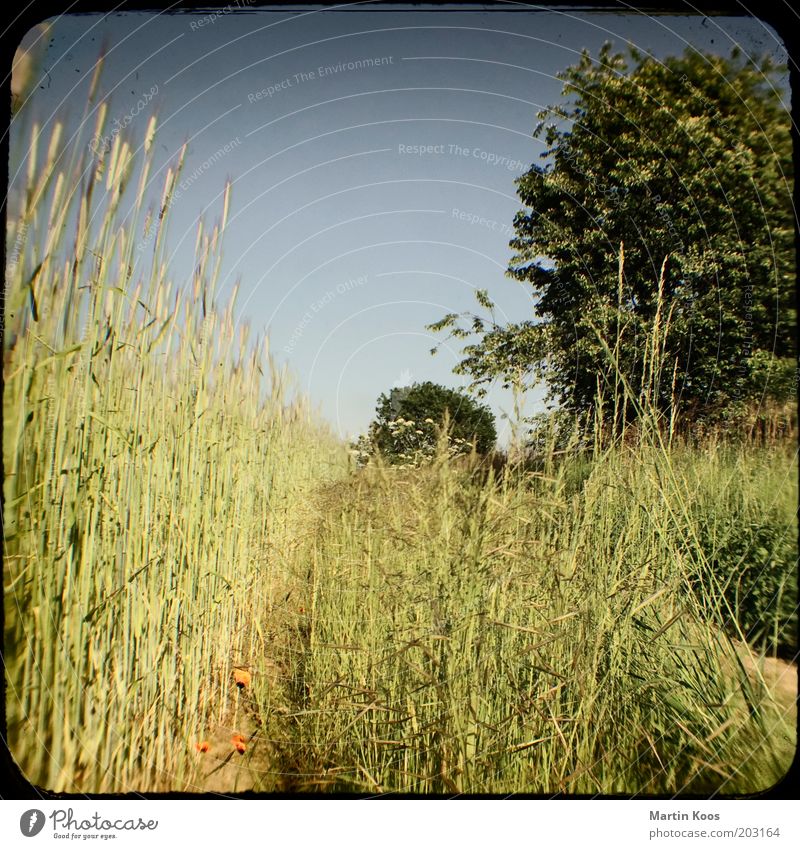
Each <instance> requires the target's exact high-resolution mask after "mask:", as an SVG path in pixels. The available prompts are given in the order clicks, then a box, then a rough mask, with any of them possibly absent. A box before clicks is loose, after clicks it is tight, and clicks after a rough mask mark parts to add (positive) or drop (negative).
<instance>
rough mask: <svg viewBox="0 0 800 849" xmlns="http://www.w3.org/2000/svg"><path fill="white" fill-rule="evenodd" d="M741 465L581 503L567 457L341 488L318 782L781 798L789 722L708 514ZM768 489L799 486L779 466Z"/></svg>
mask: <svg viewBox="0 0 800 849" xmlns="http://www.w3.org/2000/svg"><path fill="white" fill-rule="evenodd" d="M738 459H739V462H740V463H742V462H744V457H739V458H738ZM683 463H686V464H688V466H689V467H690V468H691V473H690V474H688V475H685V476H684V475H683V474H682V473H681V472H680V467H681V465H682V464H683ZM734 469H735V466H727V465H725V464H724V465H722V467H721V466H720V464H719V463H718V462H717V461H716V460H715V458H713V457H710V458H705V459H704V458H703V457H702V456H701V455H698V454H696V453H695V454H688V453H687V454H685V455H684V456H682V457H680V458H679V459H677V460H676V458H671V460H670V458H668V457H666V456H665V455H664V454H663V453H662V452H659V451H658V450H655V449H653V448H649V449H648V448H646V447H639V448H637V449H636V453H635V454H632V453H626V452H625V451H623V450H615V451H613V452H611V453H609V454H608V455H607V456H606V457H605V458H604V459H603V460H602V461H598V462H596V463H595V464H594V465H593V467H592V469H591V472H590V474H589V475H588V477H587V478H586V479H585V481H584V482H583V484H582V485H581V486H579V487H574V486H570V485H568V478H569V462H565V461H561V463H560V464H559V467H558V469H557V471H556V472H555V474H554V475H553V476H549V475H548V474H546V473H537V474H533V475H517V476H514V475H507V476H506V477H505V479H504V480H503V481H502V482H498V481H495V480H494V479H493V478H492V477H491V476H490V479H489V480H488V481H487V482H483V483H482V482H481V480H480V478H479V477H478V478H476V477H475V476H474V475H470V474H469V473H467V472H464V471H458V470H456V469H454V467H453V465H452V464H451V463H449V462H446V461H443V462H440V463H438V464H436V465H434V466H432V467H431V468H429V469H428V470H427V472H423V473H415V474H411V473H408V472H402V471H398V470H396V469H392V468H385V467H383V466H380V465H379V466H377V467H373V468H371V469H368V470H367V471H366V472H364V473H362V474H361V475H360V476H358V477H357V478H355V479H354V480H353V481H351V482H350V483H348V484H340V485H339V490H338V491H334V490H332V491H330V492H329V494H328V496H327V498H326V499H323V502H322V517H321V519H320V525H319V529H318V532H317V534H316V536H315V540H314V544H313V546H312V549H311V553H310V557H311V559H312V561H313V563H314V574H313V580H312V582H311V587H312V590H311V623H310V629H309V633H308V638H307V657H306V661H305V680H304V683H305V690H304V701H303V704H302V707H301V709H300V710H299V711H298V713H297V721H298V723H299V738H298V745H300V746H301V747H305V748H304V751H305V752H306V757H307V759H308V760H307V763H306V765H305V769H304V771H305V772H306V773H307V774H311V776H312V777H310V778H307V779H306V783H305V785H304V786H305V787H307V788H326V789H334V790H339V791H342V790H350V791H357V792H367V793H386V792H393V791H395V792H413V793H511V792H534V793H554V792H565V793H589V794H593V793H604V794H609V793H623V794H629V793H640V792H642V793H675V792H681V791H684V792H700V793H706V792H712V791H714V790H721V791H723V792H754V791H757V790H759V789H763V788H765V787H768V786H770V785H771V784H772V783H774V782H775V781H776V780H777V779H778V778H779V777H781V775H782V774H783V773H784V772H785V771H786V769H787V768H788V765H789V763H790V762H791V759H792V757H793V753H794V745H793V740H794V728H793V718H792V717H791V716H790V715H788V714H787V705H786V704H785V703H781V702H780V701H779V700H776V697H775V695H774V694H773V692H772V690H771V688H770V686H768V683H767V682H766V681H765V680H764V679H763V678H762V677H759V676H758V675H755V676H754V675H753V674H752V673H751V671H750V668H749V667H747V668H745V666H744V664H743V661H742V655H741V644H740V643H739V642H738V641H737V640H736V639H735V637H734V639H733V640H732V639H731V637H730V636H729V634H728V633H727V632H726V631H725V625H726V624H729V623H728V620H729V618H730V617H728V616H727V613H728V611H727V608H726V604H725V601H724V599H723V597H722V594H721V593H719V592H718V588H717V587H716V586H714V585H712V584H711V579H710V578H708V573H707V572H705V571H703V569H702V566H703V564H704V562H705V560H706V559H707V558H708V554H707V552H706V551H705V550H704V549H703V547H702V545H701V544H698V543H699V541H698V539H697V533H696V531H697V523H696V520H695V518H694V512H693V511H694V509H695V508H696V507H698V499H702V498H704V496H705V494H706V492H707V491H710V490H714V489H715V488H717V489H720V490H721V489H722V488H723V487H724V486H726V485H728V484H730V481H729V480H728V476H729V474H730V473H731V472H732V471H733V470H734ZM698 481H700V482H702V484H703V487H702V488H697V487H696V486H695V485H696V484H697V482H698ZM761 484H762V486H764V487H765V488H767V487H769V486H770V485H780V486H781V487H785V486H786V484H785V481H784V480H783V479H782V473H781V472H778V470H777V469H773V472H772V474H770V473H769V472H767V475H766V476H765V477H764V478H763V479H762V482H761ZM791 505H792V502H791V498H790V497H789V496H787V497H786V500H785V502H784V503H783V504H782V505H781V509H783V510H784V511H786V510H787V509H788V510H789V511H791V509H792V506H791ZM699 506H703V505H702V504H701V505H699ZM717 507H718V504H717V503H713V502H712V503H710V504H708V505H707V507H706V508H705V509H707V510H708V511H710V512H712V513H713V511H715V510H716V508H717ZM789 516H791V512H789ZM698 574H703V575H704V576H705V577H706V581H707V583H706V585H704V586H702V587H700V588H699V589H698V587H697V578H696V576H697V575H698ZM790 575H791V572H790V571H788V570H787V576H786V577H787V579H788V576H790Z"/></svg>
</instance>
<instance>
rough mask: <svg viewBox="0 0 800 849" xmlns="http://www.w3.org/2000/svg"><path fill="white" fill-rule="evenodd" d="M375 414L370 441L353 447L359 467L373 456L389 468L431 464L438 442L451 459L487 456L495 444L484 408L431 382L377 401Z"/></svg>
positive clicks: (488, 412) (366, 439)
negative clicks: (473, 454) (471, 454)
mask: <svg viewBox="0 0 800 849" xmlns="http://www.w3.org/2000/svg"><path fill="white" fill-rule="evenodd" d="M375 412H376V419H375V421H374V422H373V423H372V424H371V425H370V430H369V435H368V436H367V437H363V436H362V437H361V438H360V439H359V440H358V441H357V442H356V443H354V444H353V446H352V450H353V453H354V454H355V456H356V458H357V461H358V462H359V463H360V464H363V463H365V462H366V461H367V460H368V458H369V457H370V456H371V455H373V454H375V453H378V452H379V453H380V454H382V455H383V456H384V457H385V458H387V459H388V460H389V462H390V463H392V464H403V463H410V464H417V463H419V462H420V461H422V460H427V459H430V458H432V457H433V455H434V454H435V452H436V449H437V445H438V444H439V442H440V441H441V440H442V439H445V440H446V445H447V449H448V452H449V453H450V454H451V455H453V456H456V455H458V454H464V453H468V452H469V451H470V450H471V449H472V448H473V447H474V449H475V450H476V451H477V452H478V453H479V454H486V453H488V452H489V451H490V450H491V449H492V447H493V446H494V443H495V440H496V439H497V432H496V430H495V424H494V416H493V415H492V412H491V410H490V409H489V408H488V407H487V406H485V405H483V404H479V403H478V402H477V401H475V400H474V399H472V398H470V397H469V396H468V395H466V394H464V393H463V392H459V391H458V390H455V389H448V388H447V387H445V386H440V385H439V384H436V383H432V382H430V381H426V382H425V383H415V384H413V385H412V386H405V387H402V388H395V389H392V390H391V391H390V392H389V394H388V395H386V394H383V395H381V396H380V398H378V405H377V408H376V411H375Z"/></svg>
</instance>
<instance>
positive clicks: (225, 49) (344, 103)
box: [12, 0, 785, 441]
mask: <svg viewBox="0 0 800 849" xmlns="http://www.w3.org/2000/svg"><path fill="white" fill-rule="evenodd" d="M240 3H241V7H242V9H243V11H237V10H236V8H237V7H236V4H235V3H232V4H231V6H230V7H229V8H230V9H232V11H229V12H227V13H225V14H221V15H218V16H216V17H214V16H212V15H207V16H202V15H199V14H194V13H193V14H191V15H186V14H180V15H165V14H160V15H147V14H112V15H106V16H100V15H97V16H93V15H82V16H75V17H70V16H66V17H62V18H59V19H53V21H52V24H53V26H52V28H51V31H50V32H49V33H48V36H47V45H46V54H45V58H44V67H45V68H46V69H47V75H46V78H45V80H44V84H43V87H42V88H40V89H39V90H37V93H36V95H35V97H34V98H33V100H32V102H31V103H30V104H29V106H28V108H29V109H30V111H31V112H33V113H35V114H36V116H37V117H38V118H39V120H40V121H41V122H42V123H45V122H47V121H48V120H52V119H53V118H54V117H55V116H58V117H62V118H63V117H64V113H65V110H66V111H68V112H69V113H70V115H71V116H72V117H73V118H76V117H78V116H80V114H81V113H82V111H83V107H84V104H85V102H86V92H87V88H88V80H89V78H90V74H91V69H92V65H93V64H94V62H95V61H96V58H97V55H98V51H99V48H100V45H101V43H103V42H104V41H105V42H106V43H107V44H108V47H109V52H108V57H107V64H106V71H105V77H104V80H105V88H106V90H109V89H114V94H113V97H112V106H111V110H110V119H111V120H112V121H113V120H114V118H117V119H118V120H120V121H122V120H123V119H125V116H129V115H130V114H131V113H132V111H133V110H134V107H135V104H136V102H137V101H138V100H139V99H140V98H142V96H143V95H144V94H145V93H148V92H154V91H156V89H157V91H156V93H155V94H154V95H153V97H152V101H150V102H149V103H148V104H147V106H146V108H144V109H143V110H141V111H140V112H139V114H138V115H136V117H134V118H132V119H131V120H130V131H131V132H133V133H134V134H136V135H138V136H139V137H141V134H143V133H144V129H145V127H146V125H147V120H148V118H149V116H150V114H152V111H154V110H157V113H158V115H159V124H160V127H159V131H158V136H157V151H158V162H157V165H158V166H159V167H160V166H165V165H166V163H167V162H168V161H169V160H170V159H172V158H174V156H175V154H176V153H177V151H178V150H179V148H180V146H181V145H182V144H183V142H184V141H185V140H187V139H190V140H191V141H190V144H189V152H188V155H187V160H186V164H185V170H184V176H186V175H191V174H192V173H193V172H194V171H196V170H197V171H198V174H199V176H197V178H196V179H194V180H193V182H192V184H191V186H189V188H188V189H186V191H184V192H182V193H181V195H180V197H179V199H178V201H177V202H176V203H175V206H174V208H173V219H172V225H171V230H170V237H171V247H172V248H173V249H174V262H173V269H172V270H173V274H172V276H173V278H174V279H175V280H178V281H180V280H184V279H189V277H190V269H191V257H192V254H193V250H194V237H195V227H196V220H197V217H198V215H199V214H200V213H201V212H203V210H204V209H206V208H208V207H210V208H211V213H212V215H211V217H212V219H213V218H214V217H217V216H218V214H219V211H218V210H219V205H220V195H221V192H222V190H223V187H224V184H225V180H226V178H227V177H230V178H231V179H232V180H233V196H232V208H231V215H230V224H229V230H228V234H227V238H226V242H225V264H224V270H223V279H224V281H225V282H224V287H225V288H228V289H229V288H232V286H233V283H234V282H235V280H236V279H237V278H241V292H240V295H239V300H238V304H239V318H240V320H243V321H245V320H246V321H249V322H250V323H251V324H252V325H253V328H254V329H255V330H256V331H268V333H269V336H270V340H271V346H272V349H273V351H274V352H275V355H276V357H277V358H278V359H279V360H281V361H285V362H287V363H288V364H289V366H290V368H291V370H292V371H293V372H294V374H295V375H296V376H297V383H298V385H299V387H300V388H301V389H302V390H303V391H304V392H305V393H306V394H308V395H309V396H310V398H311V399H312V401H313V402H314V403H315V404H317V405H318V406H319V409H320V410H321V413H322V414H323V415H324V416H325V417H326V418H327V419H328V420H329V421H330V422H331V423H332V424H333V425H334V427H335V428H336V429H337V430H338V431H339V432H340V433H341V434H342V435H354V434H355V433H357V432H360V431H363V430H364V429H365V428H366V426H367V424H368V423H369V421H370V419H371V417H372V413H373V412H374V408H375V401H376V398H377V396H378V395H379V394H380V393H381V392H383V391H385V390H387V389H388V388H390V387H391V386H392V385H402V384H405V383H409V382H411V381H414V380H416V381H421V380H434V381H437V382H440V383H444V384H446V385H449V386H460V385H464V383H465V381H464V379H463V378H460V377H458V376H456V375H454V374H453V373H452V368H453V366H454V365H455V363H456V362H457V361H458V359H459V350H458V348H457V347H449V348H447V347H446V348H444V349H442V351H441V352H440V353H439V354H438V355H436V356H435V357H432V356H431V355H430V353H429V352H430V349H431V347H432V346H433V345H434V344H436V343H437V341H439V340H440V337H437V336H435V335H432V334H430V333H429V332H428V331H426V330H425V325H426V324H429V323H430V322H433V321H435V320H437V319H438V318H440V317H441V316H442V315H443V314H445V313H447V312H461V311H463V310H471V309H473V308H474V307H475V301H474V295H473V292H474V290H475V289H476V288H485V289H488V290H489V293H490V296H491V297H492V299H493V300H494V301H495V303H496V304H497V305H498V307H499V314H500V316H501V317H502V316H505V317H507V318H508V319H510V320H522V319H525V318H530V317H531V316H532V293H531V291H530V290H529V289H527V288H526V287H524V286H522V285H521V284H519V283H517V282H514V281H512V280H510V279H509V278H508V277H506V276H505V273H504V272H505V268H506V266H507V263H508V260H509V257H510V255H511V251H510V249H509V247H508V240H509V238H510V226H511V222H512V219H513V216H514V214H515V212H516V211H517V210H518V209H519V203H518V200H517V198H516V195H515V187H514V182H513V181H514V179H515V178H516V177H518V176H520V175H521V173H522V172H523V171H524V170H525V169H527V167H528V166H529V165H530V164H531V162H534V161H538V156H539V154H540V152H541V145H540V143H539V142H538V141H535V140H534V139H532V137H531V132H532V130H533V128H534V126H535V124H536V121H537V119H536V112H537V111H538V110H539V109H540V108H541V107H542V106H544V105H547V104H552V103H555V102H557V101H558V100H559V98H560V91H561V84H560V82H559V81H558V80H557V79H556V78H555V74H556V73H557V72H558V71H560V70H563V69H564V68H565V67H566V66H568V65H569V64H571V63H573V62H574V61H575V60H576V59H577V58H578V55H579V52H580V50H581V49H582V48H589V49H590V50H591V51H592V53H593V55H596V53H597V50H598V49H599V47H600V46H601V44H602V43H603V42H604V41H606V40H611V41H613V42H614V44H615V45H616V46H618V47H620V48H622V47H624V45H625V44H626V43H627V42H631V43H633V44H635V45H636V46H637V47H639V48H640V49H643V50H645V51H649V52H652V53H654V54H655V55H656V56H659V57H663V56H666V55H672V54H678V53H681V52H683V50H684V49H685V47H686V46H687V45H690V46H692V47H695V48H697V49H700V50H704V51H710V52H719V53H722V54H727V53H728V52H729V50H730V48H731V46H732V45H733V44H739V45H741V47H742V48H743V49H744V50H745V51H747V52H753V51H757V52H763V51H770V52H772V53H774V54H775V55H776V56H778V58H780V59H781V60H782V61H785V56H784V55H783V52H782V49H781V46H780V44H779V42H778V39H777V37H776V36H775V34H774V32H773V31H772V30H771V29H769V28H768V27H766V25H764V24H761V23H760V22H758V21H756V20H748V19H741V18H736V19H733V18H714V19H703V18H701V17H697V18H688V17H675V16H669V17H661V18H655V19H653V18H648V17H646V16H621V15H610V14H602V15H601V14H597V13H595V14H583V15H577V14H575V13H572V12H570V13H563V12H530V13H521V12H519V11H514V12H512V13H504V12H498V11H492V12H488V11H483V12H481V11H463V12H458V13H454V12H447V13H444V12H434V11H420V10H416V11H402V10H400V9H397V10H392V11H381V12H375V11H373V12H370V11H368V10H364V9H359V8H358V7H355V8H354V7H351V10H350V11H346V12H345V11H339V12H335V11H330V10H328V11H317V12H308V11H305V12H303V13H301V12H296V13H293V14H287V13H286V12H283V11H281V12H273V11H268V10H258V9H255V8H254V7H246V11H244V9H245V7H244V3H243V2H242V0H240ZM510 5H513V4H510ZM365 60H370V61H365ZM348 63H353V64H352V65H350V64H348ZM12 132H13V126H12ZM12 144H13V139H12ZM226 146H228V151H229V152H227V153H225V152H222V151H224V149H225V148H226ZM420 146H421V147H423V148H425V150H424V151H423V152H420V151H419V150H414V148H415V147H416V148H419V147H420ZM161 183H162V180H161V179H159V180H158V184H157V186H156V187H154V194H155V195H160V191H161ZM479 219H484V220H483V221H481V220H479ZM543 394H544V388H543V387H533V388H532V390H531V392H530V395H529V398H528V402H527V411H528V412H529V413H530V412H533V411H535V410H537V409H540V408H541V398H542V396H543ZM487 400H488V401H489V403H490V404H491V406H492V408H493V410H494V411H495V413H496V414H497V415H498V417H499V415H500V413H501V411H502V410H510V408H511V401H510V397H509V394H508V393H506V392H503V391H502V389H500V388H499V387H494V388H493V389H492V390H491V392H490V394H489V397H488V399H487ZM498 425H499V430H500V431H501V432H502V431H504V430H505V427H506V425H505V423H503V422H502V421H498ZM504 439H505V436H501V441H504Z"/></svg>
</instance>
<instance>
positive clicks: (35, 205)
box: [3, 102, 346, 792]
mask: <svg viewBox="0 0 800 849" xmlns="http://www.w3.org/2000/svg"><path fill="white" fill-rule="evenodd" d="M91 105H92V106H96V107H97V108H96V115H97V117H96V122H95V123H94V126H93V127H92V134H93V135H94V136H96V137H100V136H102V135H103V133H104V132H105V121H106V120H107V116H108V114H109V109H108V105H107V104H106V103H98V104H95V103H93V102H92V103H91ZM154 132H155V120H154V119H153V120H151V122H150V124H149V125H148V126H147V128H146V132H145V133H144V134H143V136H144V141H143V142H142V144H141V145H140V146H139V147H136V142H135V141H134V140H133V139H132V138H130V137H126V136H125V135H124V134H123V133H120V134H118V135H116V136H115V137H114V138H113V141H112V142H111V144H110V146H109V149H108V150H107V151H105V152H102V151H101V152H100V155H98V156H97V157H94V156H93V155H92V153H91V151H90V150H89V148H88V145H87V139H86V138H84V137H81V136H78V137H77V138H73V139H71V140H70V141H69V143H65V142H64V141H63V138H64V135H65V133H64V127H62V125H61V124H59V123H55V124H54V125H53V128H52V130H51V131H50V135H49V138H47V139H45V138H43V135H42V133H41V131H40V128H39V127H38V126H36V125H34V126H33V127H32V131H31V136H30V138H29V139H28V140H27V143H28V144H29V145H30V150H31V153H30V154H29V157H28V171H27V180H26V182H25V185H24V186H23V187H21V191H20V192H18V196H19V198H20V203H19V207H18V209H17V210H16V211H15V214H13V215H12V216H11V217H10V227H9V233H8V241H9V242H10V243H11V244H16V245H17V248H18V252H19V261H18V262H17V263H16V264H15V266H14V267H13V268H10V269H9V272H10V274H9V279H8V280H7V291H6V303H7V305H8V306H7V326H6V337H5V338H6V348H5V351H4V377H5V395H4V417H5V427H4V442H3V460H4V465H5V481H4V495H5V515H4V532H5V570H4V588H5V621H6V632H5V634H4V639H5V653H4V658H5V664H6V680H7V699H8V701H7V710H8V733H9V740H10V746H11V751H12V753H13V755H14V757H15V758H16V760H17V763H18V764H19V765H20V767H21V768H22V770H23V772H24V774H25V775H26V776H27V777H28V778H29V779H30V780H31V781H33V782H34V783H36V784H39V785H41V786H44V787H47V788H49V789H51V790H56V791H90V792H106V791H126V790H157V789H181V788H186V787H190V786H193V782H195V781H196V780H197V774H196V769H195V763H196V755H197V753H196V751H195V743H196V741H197V740H199V739H202V738H203V736H204V735H205V734H206V729H207V728H208V727H209V726H210V725H212V724H213V723H215V722H221V721H224V720H225V718H226V716H227V715H228V713H227V712H228V709H229V705H230V693H231V690H232V689H233V688H232V677H231V676H232V667H233V665H234V664H246V665H249V666H250V667H251V668H252V669H253V670H254V671H255V672H256V673H257V672H258V671H259V669H260V667H261V665H262V661H263V658H264V657H265V656H266V649H265V643H266V641H267V639H268V636H269V627H270V624H269V623H270V619H271V617H272V616H273V614H274V611H275V610H276V607H278V606H279V604H278V603H279V601H281V600H282V596H281V595H280V594H281V593H282V592H285V581H284V571H285V569H284V559H285V556H286V552H287V551H288V550H289V549H290V548H291V545H292V542H293V540H294V538H295V536H296V534H297V527H296V523H297V521H298V518H299V517H300V515H301V514H302V505H303V503H304V502H305V500H306V495H305V493H306V492H307V490H308V488H309V486H310V484H311V482H312V481H314V482H316V481H319V480H320V479H324V478H325V477H326V475H328V474H329V473H333V470H334V468H335V467H336V465H337V464H340V463H343V462H345V461H346V458H345V456H344V453H343V451H342V449H341V448H340V446H338V444H337V443H335V441H334V440H333V439H332V438H331V437H330V436H329V435H328V434H327V432H326V431H325V430H324V429H322V428H320V427H319V426H318V425H317V424H315V422H314V419H313V417H312V416H311V414H310V412H309V410H308V408H307V406H306V405H305V404H304V403H303V402H302V401H300V400H297V399H296V398H295V397H294V395H293V394H292V393H291V391H290V390H291V388H290V386H289V384H288V379H287V375H286V374H285V373H284V372H282V371H279V370H278V369H276V368H275V367H274V365H273V363H272V361H271V359H270V356H269V353H268V351H267V346H266V343H265V342H259V341H256V342H255V343H251V341H250V340H249V338H248V332H247V329H246V328H241V327H237V325H236V321H235V318H234V300H235V295H234V296H233V297H231V298H230V299H229V300H228V301H227V303H220V302H219V299H218V298H217V297H216V294H215V293H216V288H217V285H218V275H219V268H220V256H221V254H220V247H221V242H222V239H223V235H224V231H225V227H226V219H227V216H228V209H229V204H230V185H228V186H227V187H226V188H225V191H224V193H223V196H222V198H221V202H220V206H221V214H220V218H219V220H218V221H217V223H216V224H214V226H213V227H210V226H209V225H208V224H207V223H206V222H205V221H202V220H201V221H200V222H199V224H198V231H197V238H196V259H195V264H194V267H195V273H194V277H193V279H192V280H191V281H188V283H187V285H184V286H181V287H179V286H176V285H175V284H174V282H172V280H171V279H170V268H169V264H168V255H167V248H166V238H165V232H166V227H167V222H168V220H169V210H170V207H171V205H172V204H171V201H172V194H173V193H174V191H175V186H176V184H177V180H178V175H179V173H180V168H181V165H182V162H183V159H184V155H185V152H186V149H185V148H184V149H183V150H182V151H180V153H179V155H178V156H177V157H176V161H175V162H174V163H172V165H171V166H170V167H169V168H168V169H167V172H166V174H165V175H162V176H159V177H158V182H159V183H161V184H162V186H163V190H162V193H161V200H160V204H159V205H158V206H155V207H153V206H148V205H147V200H146V199H147V198H148V197H149V194H150V193H149V191H148V189H149V184H150V182H152V181H154V180H155V179H156V176H157V175H153V176H152V177H151V166H152V152H153V151H152V148H153V137H154ZM20 141H21V140H20ZM43 152H44V156H42V153H43ZM151 228H152V232H150V231H151ZM146 234H149V235H146ZM143 240H144V241H145V243H149V248H148V250H147V251H146V252H142V251H141V250H137V245H138V244H139V243H140V242H142V241H143ZM256 677H257V674H256Z"/></svg>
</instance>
